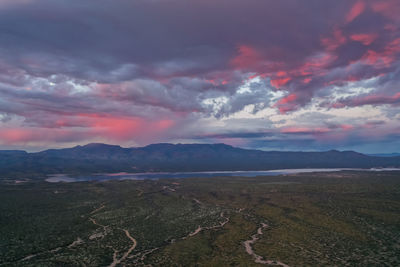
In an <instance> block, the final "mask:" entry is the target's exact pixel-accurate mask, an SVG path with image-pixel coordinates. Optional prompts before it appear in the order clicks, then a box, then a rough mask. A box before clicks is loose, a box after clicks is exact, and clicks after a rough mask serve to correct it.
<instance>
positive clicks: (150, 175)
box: [46, 168, 400, 183]
mask: <svg viewBox="0 0 400 267" xmlns="http://www.w3.org/2000/svg"><path fill="white" fill-rule="evenodd" d="M338 171H400V169H398V168H379V169H375V168H374V169H355V168H323V169H283V170H269V171H212V172H145V173H102V174H91V175H81V176H69V175H65V174H54V175H49V176H48V178H47V179H46V181H47V182H50V183H57V182H66V183H72V182H85V181H108V180H145V179H153V180H157V179H168V178H170V179H171V178H195V177H204V178H207V177H221V176H224V177H227V176H228V177H229V176H242V177H256V176H276V175H284V174H296V173H310V172H338Z"/></svg>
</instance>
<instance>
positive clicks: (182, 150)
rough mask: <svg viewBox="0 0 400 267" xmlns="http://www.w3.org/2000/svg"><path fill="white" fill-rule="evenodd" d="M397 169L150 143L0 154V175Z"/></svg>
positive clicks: (336, 154) (305, 155)
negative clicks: (296, 169)
mask: <svg viewBox="0 0 400 267" xmlns="http://www.w3.org/2000/svg"><path fill="white" fill-rule="evenodd" d="M372 167H400V157H375V156H369V155H364V154H361V153H357V152H354V151H337V150H330V151H326V152H282V151H261V150H250V149H243V148H237V147H233V146H230V145H226V144H168V143H160V144H152V145H148V146H145V147H132V148H123V147H121V146H118V145H107V144H101V143H93V144H87V145H84V146H75V147H72V148H63V149H49V150H45V151H41V152H35V153H27V152H25V151H10V150H7V151H1V150H0V177H2V176H18V175H22V176H26V175H27V174H37V175H44V174H54V173H68V174H78V173H99V172H103V173H105V172H107V173H112V172H148V171H152V172H161V171H165V172H181V171H239V170H270V169H290V168H372Z"/></svg>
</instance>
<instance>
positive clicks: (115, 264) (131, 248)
mask: <svg viewBox="0 0 400 267" xmlns="http://www.w3.org/2000/svg"><path fill="white" fill-rule="evenodd" d="M121 230H122V231H124V232H125V235H126V236H127V237H128V238H129V239H130V240H131V241H132V246H131V247H130V248H129V249H128V251H126V252H125V253H124V254H123V255H122V257H121V258H119V259H118V258H117V253H118V251H117V250H114V255H113V262H112V263H111V264H110V265H109V267H115V266H117V264H120V263H121V262H122V261H124V260H125V259H126V258H127V257H128V256H129V254H131V252H132V251H133V250H134V249H135V248H136V246H137V241H136V239H135V238H133V237H132V236H131V235H130V233H129V232H128V230H126V229H121Z"/></svg>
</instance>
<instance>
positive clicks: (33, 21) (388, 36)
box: [0, 0, 400, 153]
mask: <svg viewBox="0 0 400 267" xmlns="http://www.w3.org/2000/svg"><path fill="white" fill-rule="evenodd" d="M398 14H400V1H398V0H370V1H368V0H356V1H352V0H335V1H321V0H301V1H300V0H279V1H276V0H87V1H82V0H1V1H0V149H24V150H28V151H38V150H42V149H46V148H59V147H70V146H74V145H78V144H86V143H92V142H104V143H110V144H119V145H122V146H125V147H131V146H143V145H147V144H150V143H159V142H170V143H226V144H230V145H234V146H239V147H244V148H257V149H263V150H285V151H288V150H295V151H299V150H302V151H322V150H330V149H339V150H356V151H360V152H363V153H391V152H400V16H399V15H398Z"/></svg>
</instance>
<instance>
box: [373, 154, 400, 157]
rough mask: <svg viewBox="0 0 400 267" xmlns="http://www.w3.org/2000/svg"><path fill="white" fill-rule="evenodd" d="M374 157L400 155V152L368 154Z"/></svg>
mask: <svg viewBox="0 0 400 267" xmlns="http://www.w3.org/2000/svg"><path fill="white" fill-rule="evenodd" d="M367 155H368V156H373V157H400V153H380V154H367Z"/></svg>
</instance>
